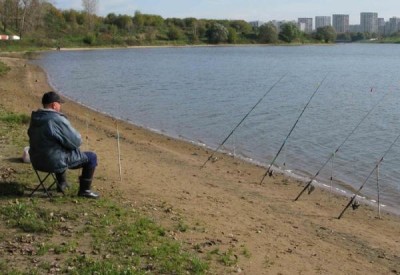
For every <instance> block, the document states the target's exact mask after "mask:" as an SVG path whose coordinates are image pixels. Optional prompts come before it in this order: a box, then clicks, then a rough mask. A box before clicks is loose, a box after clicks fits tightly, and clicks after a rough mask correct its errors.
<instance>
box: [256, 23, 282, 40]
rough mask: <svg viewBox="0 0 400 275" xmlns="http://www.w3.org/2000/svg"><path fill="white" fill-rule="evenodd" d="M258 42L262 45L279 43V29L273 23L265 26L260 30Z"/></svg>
mask: <svg viewBox="0 0 400 275" xmlns="http://www.w3.org/2000/svg"><path fill="white" fill-rule="evenodd" d="M258 40H259V41H260V42H261V43H277V42H278V40H279V39H278V29H277V28H276V26H275V25H274V24H273V23H272V22H268V23H267V24H263V25H261V26H260V28H259V34H258Z"/></svg>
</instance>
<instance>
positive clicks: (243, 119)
mask: <svg viewBox="0 0 400 275" xmlns="http://www.w3.org/2000/svg"><path fill="white" fill-rule="evenodd" d="M286 75H287V73H286V74H284V75H283V76H282V77H281V78H279V80H278V81H276V82H275V83H274V84H273V85H272V86H271V87H270V88H269V89H268V91H267V92H266V93H265V94H264V95H263V96H262V97H261V98H260V99H259V100H258V101H257V103H256V104H255V105H254V106H253V107H252V108H251V109H250V111H249V112H248V113H247V114H246V115H245V116H244V117H243V118H242V120H241V121H240V122H239V123H238V124H237V125H236V126H235V128H233V130H232V131H231V132H230V133H229V135H228V136H227V137H226V138H225V139H224V140H223V141H222V143H221V144H220V145H219V146H218V147H217V149H215V150H214V151H213V152H212V154H211V155H210V156H209V157H208V159H207V160H206V161H205V162H204V163H203V165H202V166H201V167H200V169H202V168H203V167H204V166H205V165H206V164H207V162H208V161H209V160H210V159H212V157H213V156H214V154H215V153H216V152H217V151H218V150H219V149H220V148H221V147H222V145H224V144H225V142H226V141H227V140H228V139H229V138H230V136H231V135H232V134H233V132H235V131H236V129H237V128H238V127H239V126H240V124H242V123H243V121H245V119H246V118H247V117H248V116H249V115H250V113H251V112H252V111H253V110H254V109H255V108H256V107H257V105H258V104H260V102H261V101H262V100H263V99H264V98H265V97H266V96H267V94H269V92H271V91H272V89H273V88H274V87H275V86H276V85H277V84H278V83H279V82H281V80H282V79H283V78H284V77H285V76H286Z"/></svg>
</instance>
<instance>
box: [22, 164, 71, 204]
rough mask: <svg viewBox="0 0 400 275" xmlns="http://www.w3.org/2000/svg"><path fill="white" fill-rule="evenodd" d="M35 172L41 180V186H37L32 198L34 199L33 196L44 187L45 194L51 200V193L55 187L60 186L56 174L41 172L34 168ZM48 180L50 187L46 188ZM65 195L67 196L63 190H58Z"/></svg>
mask: <svg viewBox="0 0 400 275" xmlns="http://www.w3.org/2000/svg"><path fill="white" fill-rule="evenodd" d="M32 168H33V171H35V174H36V176H37V178H38V180H39V184H38V186H36V188H35V189H33V191H32V193H31V194H30V195H29V196H30V197H32V195H33V194H34V193H35V192H36V191H38V190H39V188H40V187H42V189H43V192H44V193H45V194H46V195H47V196H48V197H49V198H51V196H52V194H51V193H50V191H51V189H52V188H53V187H54V186H55V187H58V186H59V182H58V181H57V178H56V175H55V173H54V172H47V171H39V170H37V169H35V168H34V167H32ZM47 179H49V180H50V181H49V182H50V184H49V185H48V187H46V181H47ZM58 189H59V190H60V191H61V192H62V193H63V195H65V193H64V190H62V188H58Z"/></svg>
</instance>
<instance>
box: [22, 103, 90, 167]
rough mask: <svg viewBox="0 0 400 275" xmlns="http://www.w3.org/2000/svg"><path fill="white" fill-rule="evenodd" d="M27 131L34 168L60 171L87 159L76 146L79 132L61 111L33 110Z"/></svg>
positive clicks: (80, 141)
mask: <svg viewBox="0 0 400 275" xmlns="http://www.w3.org/2000/svg"><path fill="white" fill-rule="evenodd" d="M28 135H29V146H30V148H29V156H30V159H31V162H32V166H33V167H34V168H35V169H37V170H40V171H45V172H55V173H60V172H63V171H64V170H66V169H67V168H72V167H76V166H79V165H81V164H83V163H85V162H87V161H88V159H87V157H86V155H85V154H83V153H82V152H81V151H80V150H79V146H80V145H81V143H82V139H81V135H80V134H79V132H78V131H77V130H75V129H74V128H73V127H72V126H71V123H70V122H69V121H68V119H67V118H66V117H65V115H63V114H62V113H59V112H57V111H54V110H52V109H39V110H37V111H33V112H32V115H31V122H30V125H29V129H28Z"/></svg>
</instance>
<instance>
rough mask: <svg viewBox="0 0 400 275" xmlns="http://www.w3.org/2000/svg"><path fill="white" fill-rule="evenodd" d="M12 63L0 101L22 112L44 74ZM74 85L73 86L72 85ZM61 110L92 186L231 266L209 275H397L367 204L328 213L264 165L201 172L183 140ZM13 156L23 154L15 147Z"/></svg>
mask: <svg viewBox="0 0 400 275" xmlns="http://www.w3.org/2000/svg"><path fill="white" fill-rule="evenodd" d="M0 60H1V61H3V62H5V63H7V64H8V65H9V66H11V67H12V70H11V72H10V73H9V74H8V75H7V76H6V77H3V78H2V79H1V82H0V95H1V99H0V100H1V104H2V105H4V106H6V107H7V108H8V109H10V110H14V111H16V112H24V113H27V114H29V113H30V112H31V111H32V110H35V109H37V108H38V107H40V106H39V103H40V98H41V95H42V94H43V92H44V91H47V90H49V89H50V87H49V86H48V84H47V81H46V77H45V74H44V73H43V71H42V70H41V69H40V68H38V67H35V66H32V65H30V64H27V62H26V61H24V60H21V59H16V58H5V57H2V58H0ZM71 81H73V80H71ZM63 111H64V112H65V113H66V114H67V116H68V117H69V118H70V119H71V120H72V123H73V124H74V126H75V127H76V128H77V129H78V130H80V132H81V133H82V136H85V144H84V145H83V149H87V148H89V149H95V151H96V152H97V153H98V155H99V160H100V164H99V168H98V171H97V173H96V181H95V183H94V185H95V186H94V189H97V190H98V191H99V192H100V193H101V194H102V195H103V196H106V197H113V198H115V199H118V200H123V201H124V202H130V203H131V205H132V206H133V207H135V208H140V209H142V210H143V211H146V212H147V213H148V214H149V215H151V216H153V217H154V219H156V221H157V222H158V223H161V224H164V225H168V224H169V223H170V222H171V221H172V220H175V221H176V220H180V221H182V226H183V227H185V230H180V231H179V230H176V231H174V232H171V234H172V235H173V236H174V237H175V238H176V239H178V240H180V241H182V243H184V244H185V245H188V246H189V247H191V248H193V249H194V250H197V251H199V252H201V253H203V255H206V253H210V252H211V251H213V250H215V249H216V248H218V251H219V254H221V255H226V258H227V260H229V259H230V260H236V259H237V263H235V264H232V265H231V266H229V267H226V268H223V267H222V266H216V267H215V268H216V270H214V272H215V273H217V274H226V273H230V272H232V273H235V272H241V273H242V274H400V237H399V236H400V220H399V217H396V216H393V215H390V214H384V215H383V219H378V218H376V217H377V212H376V210H374V209H371V208H369V207H366V206H362V207H360V208H359V209H358V210H357V211H352V210H348V212H346V214H345V216H344V217H343V218H342V219H341V220H337V219H336V217H337V216H338V214H339V213H340V211H341V210H342V208H343V207H344V205H345V203H347V199H345V198H342V197H337V196H335V195H332V194H330V193H328V192H326V191H323V190H317V191H315V192H314V193H312V195H310V196H307V195H304V196H303V197H301V199H300V200H299V201H297V202H293V199H294V198H295V197H296V195H297V194H298V192H300V190H301V188H302V186H303V185H302V184H301V183H299V182H296V181H294V180H292V179H288V178H285V177H283V176H281V175H275V176H273V177H271V178H268V177H267V178H266V180H265V181H264V184H262V185H260V184H259V181H260V179H261V177H262V175H263V173H264V169H263V168H261V167H257V166H254V165H250V164H248V163H244V162H242V161H240V160H236V159H233V158H231V157H228V156H222V155H218V160H217V161H215V162H209V163H208V164H207V165H206V167H205V168H203V169H200V166H201V165H202V164H203V162H204V161H205V160H206V159H207V157H208V155H209V152H207V150H205V149H204V148H200V147H196V146H193V145H191V144H189V143H185V142H181V141H177V140H174V139H171V138H168V137H165V136H161V135H158V134H155V133H152V132H149V131H147V130H144V129H142V128H139V127H135V126H132V125H129V124H127V123H124V122H118V129H119V132H120V135H121V139H120V141H121V144H120V145H121V165H122V166H121V168H122V181H120V178H119V166H118V150H117V140H116V121H115V120H113V119H112V118H110V117H107V116H105V115H102V114H99V113H96V112H94V111H92V110H89V109H87V108H84V107H82V106H80V105H78V104H76V103H73V102H70V101H68V102H67V103H66V104H65V105H64V106H63ZM21 150H22V149H21Z"/></svg>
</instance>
